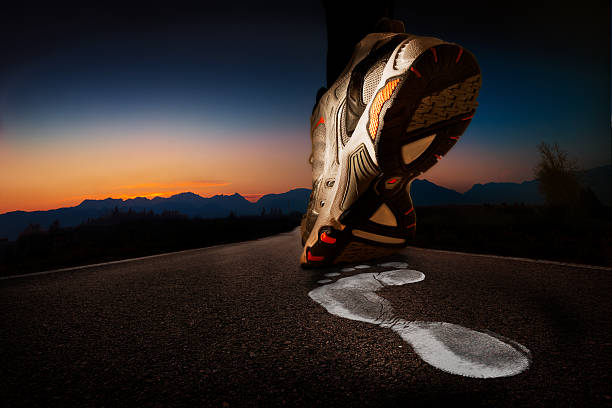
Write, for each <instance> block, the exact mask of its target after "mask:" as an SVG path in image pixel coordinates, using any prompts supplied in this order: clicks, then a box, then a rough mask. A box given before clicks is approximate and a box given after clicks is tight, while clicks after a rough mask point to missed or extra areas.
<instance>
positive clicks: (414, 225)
mask: <svg viewBox="0 0 612 408" xmlns="http://www.w3.org/2000/svg"><path fill="white" fill-rule="evenodd" d="M413 227H416V222H413V223H412V224H410V225H409V226H407V227H406V229H409V228H413Z"/></svg>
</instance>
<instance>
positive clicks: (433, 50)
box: [430, 48, 438, 63]
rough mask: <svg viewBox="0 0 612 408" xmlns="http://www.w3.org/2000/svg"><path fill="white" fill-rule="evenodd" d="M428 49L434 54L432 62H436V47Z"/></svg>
mask: <svg viewBox="0 0 612 408" xmlns="http://www.w3.org/2000/svg"><path fill="white" fill-rule="evenodd" d="M430 50H431V52H432V53H433V55H434V62H436V63H437V62H438V53H437V52H436V49H435V48H430Z"/></svg>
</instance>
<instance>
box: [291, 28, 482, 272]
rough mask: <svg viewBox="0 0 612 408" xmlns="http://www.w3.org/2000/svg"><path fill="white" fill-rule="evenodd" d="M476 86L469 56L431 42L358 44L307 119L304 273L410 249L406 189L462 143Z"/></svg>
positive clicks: (398, 37) (383, 38)
mask: <svg viewBox="0 0 612 408" xmlns="http://www.w3.org/2000/svg"><path fill="white" fill-rule="evenodd" d="M480 84H481V77H480V69H479V67H478V63H477V62H476V59H475V58H474V56H473V55H472V54H471V53H470V52H469V51H467V50H465V49H464V48H462V47H461V46H459V45H456V44H451V43H447V42H444V41H442V40H440V39H438V38H433V37H419V36H414V35H409V34H397V33H374V34H370V35H368V36H366V37H365V38H364V39H363V40H362V41H360V42H359V44H357V46H356V47H355V51H354V53H353V56H352V58H351V61H350V62H349V64H348V66H347V67H346V69H345V71H344V72H343V73H342V74H341V75H340V77H339V78H338V80H337V81H336V82H335V83H334V84H333V85H332V86H331V87H330V88H329V89H328V90H327V91H326V92H325V93H324V94H323V95H322V96H321V98H320V99H319V101H318V103H317V105H316V106H315V109H314V111H313V114H312V117H311V138H312V155H311V159H310V162H311V164H312V172H313V186H312V193H311V195H310V201H309V203H308V208H307V211H306V214H305V215H304V218H303V219H302V225H301V231H302V244H303V245H304V250H303V252H302V256H301V260H300V262H301V264H302V265H304V266H325V265H330V264H338V263H350V262H360V261H365V260H369V259H373V258H378V257H382V256H386V255H390V254H392V253H394V252H396V251H397V250H399V249H401V248H403V247H405V246H406V245H407V244H408V243H409V242H410V241H411V239H412V238H413V237H414V232H415V228H416V216H415V213H414V208H413V205H412V200H411V198H410V184H411V182H412V180H414V178H415V177H417V176H419V175H420V174H421V173H423V172H425V171H427V170H428V169H429V168H430V167H432V166H433V165H434V164H436V163H437V162H438V161H439V160H441V159H442V157H443V156H444V155H445V154H446V153H447V152H448V151H449V150H450V148H451V147H453V146H454V144H455V143H456V142H457V140H458V139H459V137H460V136H461V134H463V132H464V131H465V129H466V128H467V126H468V125H469V123H470V120H471V118H472V117H473V116H474V112H475V110H476V106H477V102H476V97H477V95H478V90H479V89H480Z"/></svg>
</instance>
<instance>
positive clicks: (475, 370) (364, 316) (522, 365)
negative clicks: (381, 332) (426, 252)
mask: <svg viewBox="0 0 612 408" xmlns="http://www.w3.org/2000/svg"><path fill="white" fill-rule="evenodd" d="M381 266H387V267H398V266H399V267H405V266H407V264H405V263H401V262H398V263H388V264H382V265H381ZM423 279H425V275H424V274H423V273H422V272H419V271H415V270H410V269H395V270H391V271H385V272H380V273H362V274H359V275H354V276H349V277H346V278H341V279H338V280H337V281H336V282H334V283H330V284H328V285H324V286H320V287H318V288H316V289H313V290H312V291H310V293H308V295H309V296H310V297H311V298H312V299H313V300H314V301H315V302H317V303H319V304H320V305H321V306H323V307H324V308H325V309H327V311H328V312H329V313H331V314H334V315H337V316H340V317H344V318H346V319H351V320H358V321H362V322H367V323H373V324H377V325H379V326H381V327H384V328H388V329H391V330H393V331H395V332H396V333H397V334H399V335H400V336H401V337H402V339H404V340H405V341H406V342H407V343H408V344H410V345H411V346H412V348H413V349H414V351H415V352H416V353H417V354H418V355H419V356H420V357H421V358H422V359H423V360H424V361H426V362H427V363H429V364H431V365H432V366H434V367H436V368H439V369H440V370H443V371H446V372H449V373H452V374H457V375H463V376H467V377H476V378H496V377H508V376H512V375H516V374H519V373H521V372H523V371H525V370H526V369H527V368H529V364H530V361H531V359H530V352H529V350H528V349H527V348H525V347H524V346H522V345H520V344H518V343H516V342H514V341H512V340H509V339H505V338H503V337H502V336H499V335H497V334H495V333H491V332H489V333H484V332H479V331H476V330H472V329H468V328H465V327H462V326H459V325H456V324H452V323H445V322H420V321H415V322H409V321H406V320H403V319H400V318H397V317H395V314H394V313H393V308H392V307H391V303H390V302H389V301H388V300H386V299H384V298H382V297H380V296H378V295H377V294H376V293H375V292H376V291H378V290H380V289H382V288H383V287H385V286H399V285H404V284H407V283H415V282H420V281H422V280H423Z"/></svg>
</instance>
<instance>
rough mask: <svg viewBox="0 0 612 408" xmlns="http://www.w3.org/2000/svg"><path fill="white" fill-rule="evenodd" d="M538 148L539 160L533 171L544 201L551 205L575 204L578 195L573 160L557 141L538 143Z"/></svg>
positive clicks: (575, 166)
mask: <svg viewBox="0 0 612 408" xmlns="http://www.w3.org/2000/svg"><path fill="white" fill-rule="evenodd" d="M538 150H539V151H540V161H539V162H538V164H537V166H536V167H535V170H534V172H535V177H536V179H537V180H538V181H539V188H540V191H541V192H542V194H544V197H545V198H546V203H547V204H548V205H550V206H553V207H571V206H575V205H576V204H577V202H578V199H579V197H580V184H579V183H578V180H577V178H576V171H577V170H578V167H577V165H576V162H575V160H572V159H570V158H569V156H568V154H567V152H566V151H564V150H561V149H560V148H559V145H558V144H557V143H554V144H552V145H550V144H548V143H545V142H542V143H540V144H539V145H538Z"/></svg>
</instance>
